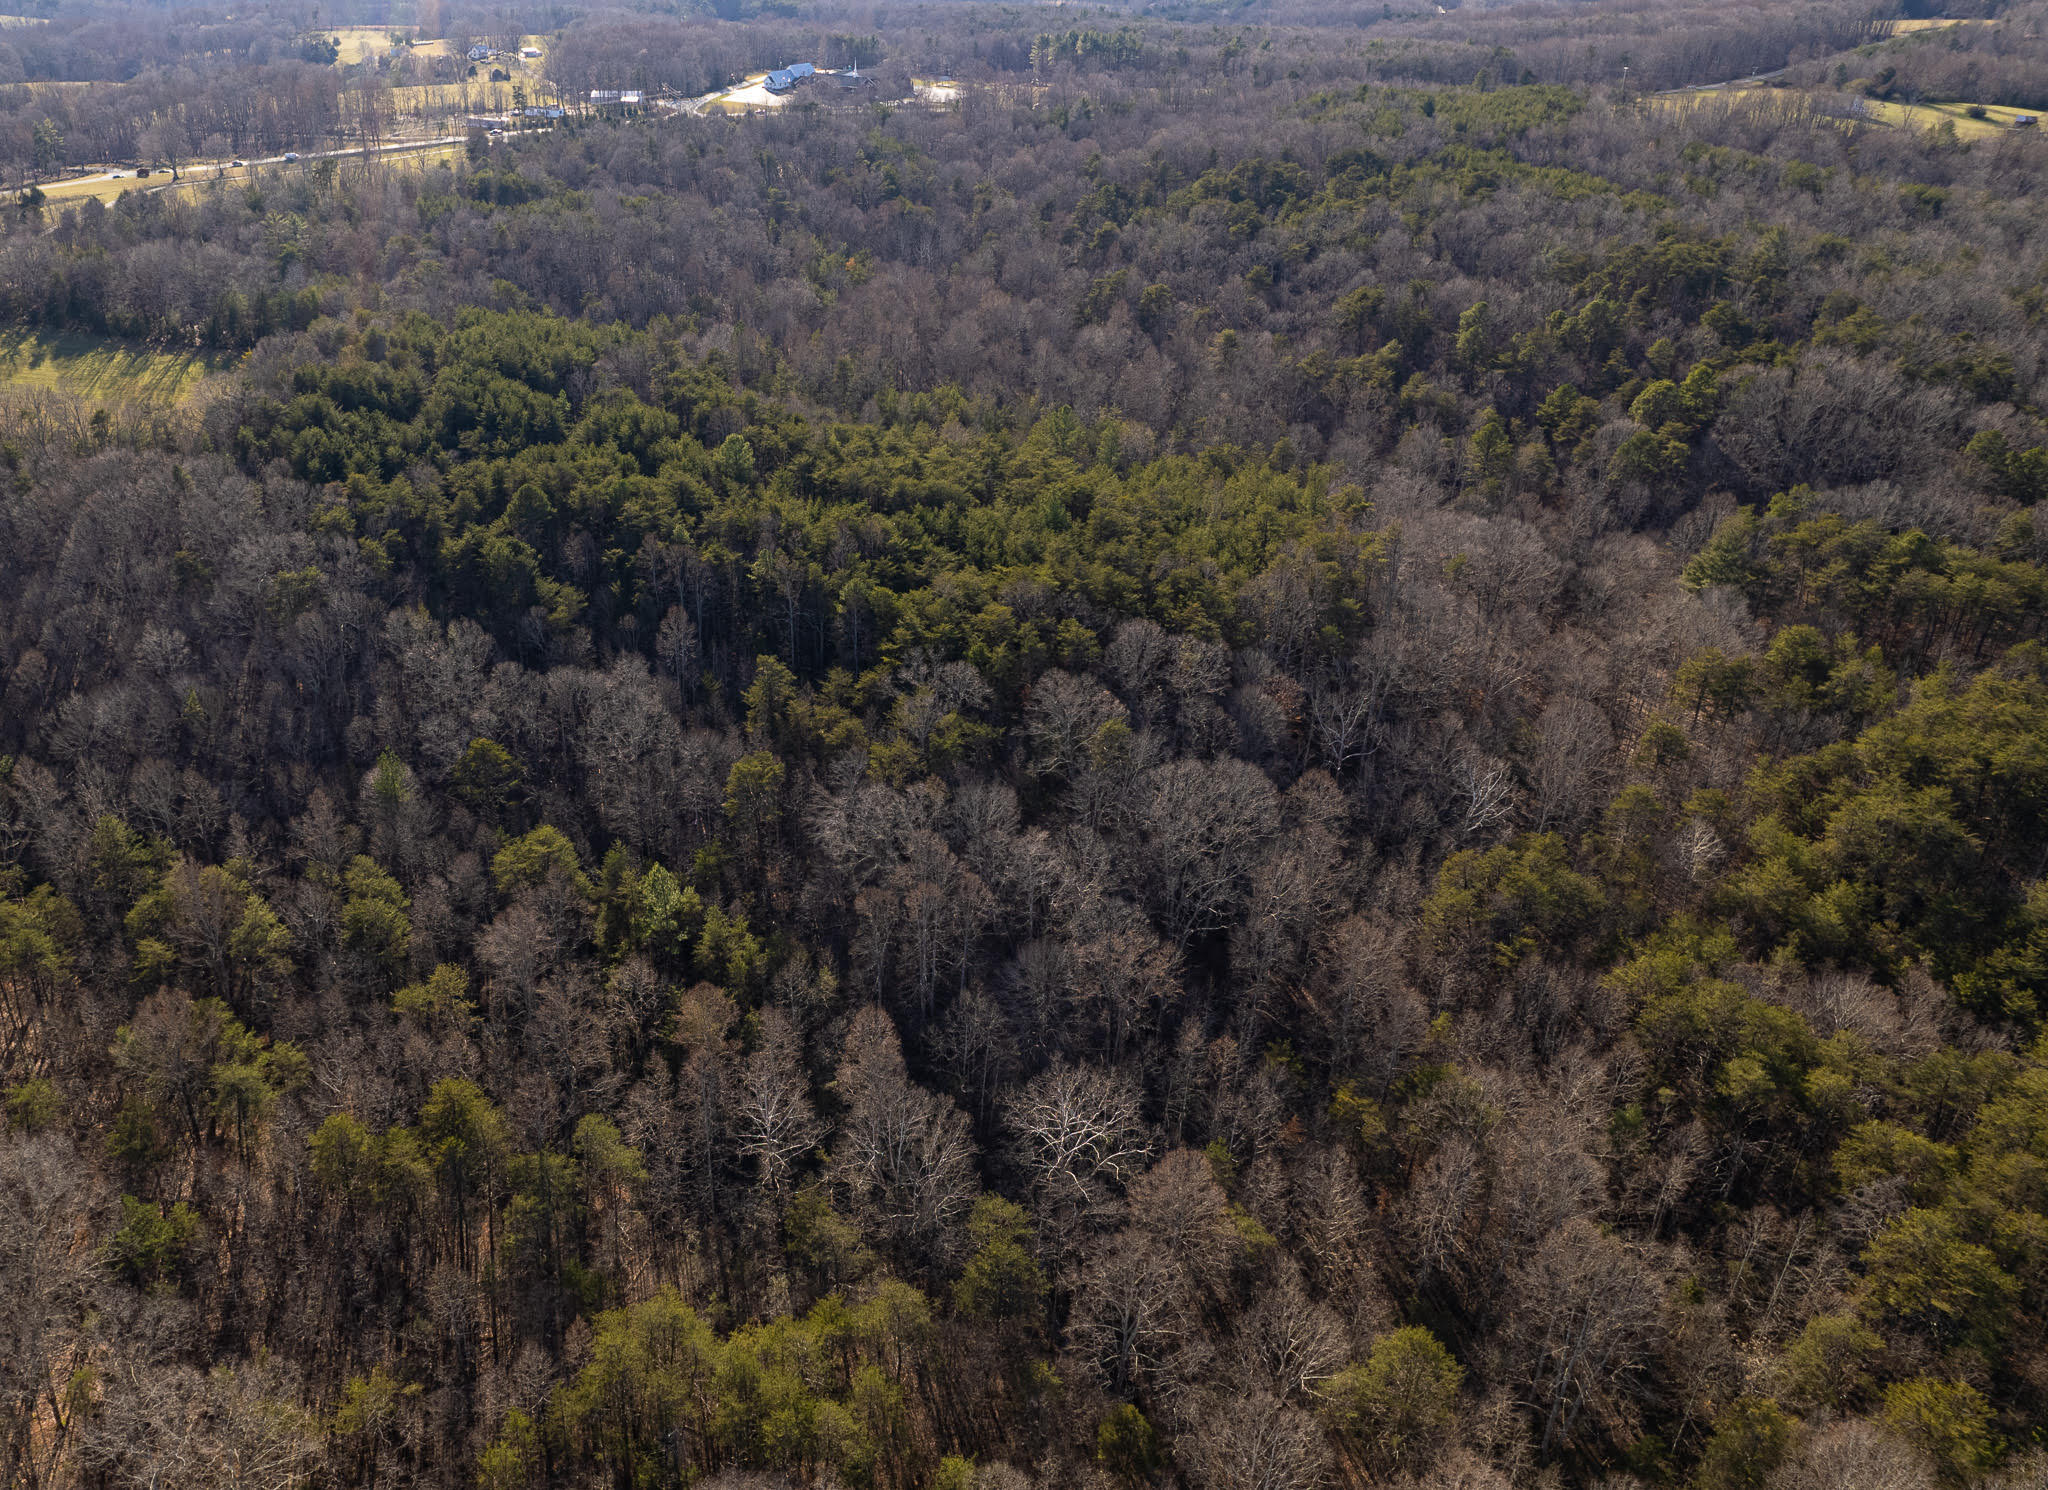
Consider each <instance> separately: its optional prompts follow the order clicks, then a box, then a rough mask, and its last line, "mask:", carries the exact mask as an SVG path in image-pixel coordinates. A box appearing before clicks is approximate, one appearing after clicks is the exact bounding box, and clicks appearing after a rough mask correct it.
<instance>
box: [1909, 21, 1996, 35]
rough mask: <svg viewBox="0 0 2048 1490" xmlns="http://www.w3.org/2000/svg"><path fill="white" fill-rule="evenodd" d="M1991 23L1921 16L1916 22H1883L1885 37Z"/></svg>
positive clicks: (1988, 22)
mask: <svg viewBox="0 0 2048 1490" xmlns="http://www.w3.org/2000/svg"><path fill="white" fill-rule="evenodd" d="M1990 24H1991V22H1990V21H1988V20H1986V19H1985V18H1984V17H1983V16H1962V17H1949V16H1923V17H1921V18H1920V19H1918V20H1911V19H1901V20H1896V21H1885V22H1883V30H1884V34H1885V35H1886V36H1911V35H1912V34H1913V33H1914V32H1916V31H1939V30H1941V29H1943V28H1944V27H1947V26H1988V25H1990Z"/></svg>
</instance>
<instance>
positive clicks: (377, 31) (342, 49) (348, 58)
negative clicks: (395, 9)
mask: <svg viewBox="0 0 2048 1490" xmlns="http://www.w3.org/2000/svg"><path fill="white" fill-rule="evenodd" d="M413 29H414V28H413V27H410V26H396V27H393V26H333V27H329V28H328V29H327V30H325V31H316V32H314V33H313V35H315V36H331V37H333V38H334V41H335V43H336V46H337V48H338V50H339V55H337V56H336V57H335V59H334V60H335V62H336V63H337V64H339V65H340V66H343V67H350V66H353V65H354V64H356V63H358V62H367V61H369V60H370V59H371V58H372V57H381V56H383V55H384V54H385V53H386V52H388V51H390V50H391V33H392V32H393V31H394V30H395V31H398V32H400V33H404V32H408V31H411V30H413Z"/></svg>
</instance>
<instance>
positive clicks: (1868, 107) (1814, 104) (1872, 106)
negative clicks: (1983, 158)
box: [1651, 88, 2039, 140]
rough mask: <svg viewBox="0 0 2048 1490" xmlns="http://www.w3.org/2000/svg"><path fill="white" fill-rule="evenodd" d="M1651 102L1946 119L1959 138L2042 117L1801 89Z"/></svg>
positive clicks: (1862, 117)
mask: <svg viewBox="0 0 2048 1490" xmlns="http://www.w3.org/2000/svg"><path fill="white" fill-rule="evenodd" d="M1651 102H1653V103H1654V104H1656V105H1658V106H1659V107H1660V108H1670V109H1699V108H1712V107H1716V106H1719V107H1723V108H1728V109H1746V110H1756V111H1759V112H1761V113H1762V114H1764V115H1765V116H1766V117H1770V118H1776V119H1781V120H1785V121H1788V122H1789V121H1791V120H1794V119H1797V118H1805V117H1811V116H1813V115H1817V114H1826V115H1829V116H1832V117H1835V118H1837V119H1839V120H1840V121H1841V122H1842V123H1844V124H1856V123H1861V124H1883V125H1890V126H1893V127H1896V128H1900V129H1937V128H1939V127H1940V126H1941V125H1943V124H1952V125H1954V126H1955V131H1956V137H1957V138H1958V139H1964V140H1983V139H1990V138H1992V137H1993V136H1996V135H2002V134H2010V133H2012V132H2013V128H2014V124H2015V122H2016V121H2017V120H2019V119H2022V118H2037V117H2039V116H2038V115H2037V114H2036V113H2035V112H2034V111H2032V110H2029V109H2013V108H2007V107H2006V106H2005V105H2003V104H1969V103H1893V102H1890V101H1888V100H1885V99H1879V98H1857V99H1853V100H1849V99H1840V98H1828V99H1825V100H1823V98H1822V97H1820V96H1816V95H1815V94H1812V93H1808V92H1805V91H1802V90H1800V89H1797V88H1690V89H1686V90H1685V91H1683V92H1678V93H1660V94H1658V95H1656V97H1655V98H1653V99H1652V100H1651ZM1973 108H1975V109H1981V110H1982V111H1983V117H1982V118H1981V119H1979V118H1972V117H1971V115H1970V110H1972V109H1973Z"/></svg>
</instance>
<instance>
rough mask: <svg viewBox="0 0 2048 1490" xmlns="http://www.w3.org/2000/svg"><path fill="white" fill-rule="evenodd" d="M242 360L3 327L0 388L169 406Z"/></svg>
mask: <svg viewBox="0 0 2048 1490" xmlns="http://www.w3.org/2000/svg"><path fill="white" fill-rule="evenodd" d="M238 360H239V359H238V358H236V357H235V356H234V355H233V354H232V353H224V352H206V353H201V352H157V351H151V350H149V349H148V348H145V347H136V346H131V345H129V344H127V343H125V342H117V341H110V340H108V339H107V338H105V337H98V336H88V335H86V334H84V333H83V332H65V333H63V334H62V335H54V336H53V335H50V334H48V333H46V332H38V331H8V332H0V391H12V390H21V389H31V388H36V389H46V390H49V391H52V392H56V393H64V394H69V395H70V396H72V397H74V398H79V399H85V400H88V401H90V402H93V403H97V404H104V405H117V404H135V403H143V404H156V405H158V406H165V407H167V406H169V405H172V404H176V403H181V402H183V401H184V400H185V399H187V398H189V397H191V396H192V394H193V393H194V392H196V391H197V389H198V386H199V384H200V382H201V381H202V380H203V379H204V378H205V377H206V376H207V375H208V374H209V373H217V372H223V371H225V370H226V369H228V368H230V367H232V366H234V365H235V363H236V362H237V361H238Z"/></svg>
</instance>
